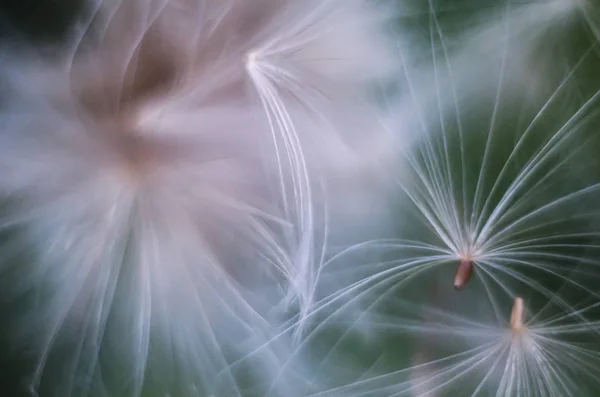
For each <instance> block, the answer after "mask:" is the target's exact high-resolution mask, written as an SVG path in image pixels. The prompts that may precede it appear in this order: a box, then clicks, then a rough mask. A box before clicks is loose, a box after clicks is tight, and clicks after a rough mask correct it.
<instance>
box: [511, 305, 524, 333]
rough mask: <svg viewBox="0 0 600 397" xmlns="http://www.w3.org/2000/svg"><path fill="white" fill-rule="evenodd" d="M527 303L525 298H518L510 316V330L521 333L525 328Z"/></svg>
mask: <svg viewBox="0 0 600 397" xmlns="http://www.w3.org/2000/svg"><path fill="white" fill-rule="evenodd" d="M524 322H525V302H524V301H523V298H520V297H516V298H515V302H514V303H513V308H512V313H511V314H510V328H511V329H512V330H513V331H514V332H520V331H522V330H523V329H524V328H525V323H524Z"/></svg>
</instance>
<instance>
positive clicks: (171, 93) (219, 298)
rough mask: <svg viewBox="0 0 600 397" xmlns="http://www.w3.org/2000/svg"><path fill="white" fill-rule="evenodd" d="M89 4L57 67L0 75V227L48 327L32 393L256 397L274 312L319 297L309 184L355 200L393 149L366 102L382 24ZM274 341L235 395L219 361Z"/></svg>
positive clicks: (318, 225) (128, 0) (357, 9)
mask: <svg viewBox="0 0 600 397" xmlns="http://www.w3.org/2000/svg"><path fill="white" fill-rule="evenodd" d="M87 11H88V12H87V14H86V15H84V16H83V17H82V19H81V21H80V23H79V24H78V26H77V28H76V29H74V30H73V34H72V40H71V41H70V45H69V46H67V47H68V48H67V50H66V51H64V52H62V53H61V54H60V55H58V56H56V57H54V58H53V59H51V60H48V59H45V58H44V59H40V58H36V57H34V56H28V57H24V58H22V59H21V60H20V61H15V62H10V63H8V64H5V65H3V66H2V68H3V75H4V76H5V77H6V84H7V87H8V88H9V90H8V91H7V94H6V98H7V99H8V98H9V99H10V102H6V103H4V104H3V107H2V114H1V121H2V129H1V132H0V175H1V176H0V194H1V195H2V198H3V200H4V205H5V206H4V207H3V215H2V218H1V221H0V222H1V226H2V227H3V228H4V229H7V230H10V231H11V238H10V240H9V241H7V242H6V243H5V247H6V252H7V255H8V253H9V252H13V250H14V251H17V252H27V253H28V254H29V255H28V257H27V262H26V264H23V262H24V260H23V258H22V257H20V258H19V260H18V261H17V260H15V262H17V263H14V265H15V266H21V267H22V268H27V269H28V270H27V274H26V275H25V277H26V278H27V279H28V280H30V281H31V282H30V283H28V284H27V283H25V285H26V286H27V288H34V289H35V290H36V299H35V300H36V305H37V307H38V310H39V311H36V313H38V318H37V319H36V321H39V320H41V321H40V322H35V323H34V324H41V325H38V326H42V327H43V329H42V332H41V335H42V341H41V348H40V359H39V365H38V368H37V371H36V372H35V374H34V376H33V379H32V388H33V389H36V390H38V389H40V387H41V390H42V391H44V390H45V389H44V385H45V384H47V382H44V380H45V379H49V378H52V377H56V378H57V379H60V381H59V382H58V385H59V386H58V387H55V388H54V390H52V391H53V392H55V393H57V395H60V396H83V395H88V394H94V395H95V394H98V393H100V394H101V393H108V394H112V393H117V394H118V395H121V394H123V395H139V394H140V393H142V391H143V390H145V388H146V389H148V388H151V389H152V390H155V393H156V394H157V395H161V396H162V395H167V394H168V393H174V392H180V393H184V394H186V393H190V394H191V395H206V394H207V393H208V394H214V395H227V396H235V395H238V396H241V395H248V393H251V392H255V393H258V394H259V395H260V391H257V390H254V391H249V390H250V387H251V385H253V384H254V383H253V382H254V381H255V380H256V379H258V383H259V384H267V385H268V384H269V383H270V382H271V380H270V379H271V377H273V371H275V369H276V368H277V362H278V354H279V353H280V352H281V351H280V350H279V349H278V348H277V347H275V346H276V343H275V342H274V341H273V340H272V332H273V329H274V328H275V327H276V326H277V323H276V321H275V322H274V318H276V317H274V316H275V314H277V313H276V311H277V310H278V308H281V307H282V306H283V308H287V307H298V308H299V309H298V310H299V318H300V319H302V318H304V317H306V315H307V313H308V312H309V311H310V310H311V306H312V304H313V295H314V289H315V285H316V282H317V280H318V278H319V268H320V265H321V264H322V255H321V250H322V249H324V247H323V246H324V242H322V241H320V239H321V238H322V237H320V236H322V234H323V233H321V234H317V232H316V231H318V230H324V228H325V229H326V230H325V231H326V232H327V233H330V232H331V230H329V229H327V228H326V227H327V224H326V218H325V217H324V214H323V211H326V210H327V206H326V204H325V202H324V201H323V199H324V197H325V195H324V193H323V192H324V191H326V189H327V186H329V185H330V184H335V186H336V189H335V191H336V192H339V191H340V189H343V186H347V189H348V190H347V191H348V192H360V191H361V190H362V189H361V187H360V184H361V183H362V182H361V180H364V178H362V179H356V178H355V177H354V175H355V174H356V172H357V171H359V170H366V169H367V168H368V164H369V163H370V162H372V161H373V160H375V159H377V160H379V158H378V150H379V148H381V147H388V146H389V145H388V144H384V143H383V141H382V140H385V139H388V136H387V135H385V134H384V131H383V129H382V128H381V127H380V123H379V118H380V116H379V115H378V112H377V111H376V110H375V108H374V107H372V106H371V105H370V103H371V101H370V98H369V93H368V92H369V87H370V84H374V83H378V81H380V80H381V79H384V78H386V77H388V73H389V72H390V71H391V70H392V68H393V66H394V59H393V58H392V57H391V56H390V53H389V52H388V50H387V43H386V39H385V36H384V34H383V32H382V29H383V26H384V22H385V18H384V16H383V15H382V14H381V13H380V12H379V11H378V10H376V9H374V8H373V7H372V6H371V4H369V3H368V2H365V1H358V0H357V1H338V0H333V1H310V2H298V1H286V0H259V1H252V2H248V1H237V0H231V1H213V0H183V1H175V0H161V1H150V2H146V1H137V0H124V1H99V2H91V3H90V7H89V8H88V10H87ZM378 131H381V133H379V132H378ZM365 167H367V168H365ZM349 181H350V182H352V183H348V182H349ZM357 184H358V186H357ZM323 186H324V187H325V189H323V188H322V187H323ZM330 199H331V198H330ZM334 199H337V198H336V197H334ZM329 205H330V206H335V205H336V203H335V202H333V203H329ZM6 258H7V259H6V260H5V261H4V262H7V261H8V257H6ZM274 312H275V313H274ZM40 313H42V314H40ZM297 324H298V325H300V326H302V322H301V321H300V320H299V321H298V322H297ZM298 330H299V331H301V327H300V328H298ZM269 341H271V342H272V343H270V344H269V348H268V349H267V350H268V351H267V352H265V353H261V356H260V357H261V358H260V360H258V362H256V363H253V365H252V366H251V367H252V374H251V375H249V376H246V379H247V381H246V383H245V384H244V383H243V382H242V384H240V381H239V379H240V377H242V375H240V374H239V373H234V371H233V370H231V369H230V368H229V363H230V362H231V361H233V360H235V359H236V358H239V357H243V356H244V354H246V353H247V352H250V351H252V349H253V348H254V347H256V346H260V345H261V344H262V343H266V342H269ZM282 349H283V348H282ZM253 357H254V356H253ZM105 358H106V359H105ZM107 360H110V362H108V361H107ZM254 378H256V379H254ZM40 385H41V386H40ZM148 390H150V389H148ZM269 390H270V392H271V393H276V394H277V393H279V394H278V395H284V396H290V395H292V394H290V393H291V390H294V386H293V382H292V381H291V380H289V382H287V383H284V387H283V388H282V389H277V388H274V387H270V388H269Z"/></svg>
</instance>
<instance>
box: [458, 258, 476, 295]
mask: <svg viewBox="0 0 600 397" xmlns="http://www.w3.org/2000/svg"><path fill="white" fill-rule="evenodd" d="M473 268H474V266H473V261H471V260H468V259H462V260H461V261H460V264H459V265H458V270H456V277H454V288H456V289H463V288H464V287H465V285H467V283H468V282H469V280H470V279H471V276H472V275H473Z"/></svg>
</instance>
